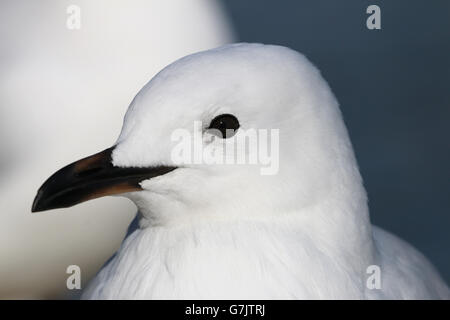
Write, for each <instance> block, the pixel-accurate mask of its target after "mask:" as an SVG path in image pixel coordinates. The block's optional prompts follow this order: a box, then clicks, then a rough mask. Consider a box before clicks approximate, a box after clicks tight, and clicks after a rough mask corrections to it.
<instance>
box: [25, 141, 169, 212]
mask: <svg viewBox="0 0 450 320" xmlns="http://www.w3.org/2000/svg"><path fill="white" fill-rule="evenodd" d="M113 149H114V147H112V148H109V149H106V150H104V151H102V152H99V153H96V154H94V155H92V156H90V157H87V158H84V159H81V160H79V161H76V162H74V163H72V164H69V165H68V166H66V167H64V168H62V169H61V170H59V171H57V172H55V173H54V174H53V175H52V176H51V177H50V178H48V179H47V181H45V183H44V184H43V185H42V186H41V187H40V188H39V190H38V192H37V195H36V197H35V198H34V201H33V206H32V208H31V211H32V212H38V211H44V210H50V209H57V208H67V207H71V206H73V205H76V204H78V203H80V202H84V201H87V200H91V199H95V198H99V197H103V196H107V195H113V194H119V193H125V192H131V191H139V190H142V188H141V187H140V185H139V183H140V182H141V181H143V180H146V179H150V178H153V177H156V176H160V175H163V174H165V173H168V172H170V171H172V170H174V169H176V168H175V167H166V166H159V167H151V168H135V167H133V168H121V167H115V166H113V164H112V163H111V161H112V160H111V152H112V150H113Z"/></svg>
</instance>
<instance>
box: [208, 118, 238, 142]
mask: <svg viewBox="0 0 450 320" xmlns="http://www.w3.org/2000/svg"><path fill="white" fill-rule="evenodd" d="M208 129H215V130H218V131H220V133H221V138H224V139H227V138H230V137H232V136H234V135H235V133H236V130H237V129H239V120H238V119H237V118H236V117H235V116H233V115H232V114H221V115H219V116H217V117H215V118H214V119H212V121H211V124H210V125H209V128H208Z"/></svg>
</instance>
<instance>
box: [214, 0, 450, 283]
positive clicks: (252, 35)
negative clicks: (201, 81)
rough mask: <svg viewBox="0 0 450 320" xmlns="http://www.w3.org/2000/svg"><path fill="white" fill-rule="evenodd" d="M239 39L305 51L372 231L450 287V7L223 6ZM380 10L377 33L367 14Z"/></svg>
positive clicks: (261, 1) (354, 1)
mask: <svg viewBox="0 0 450 320" xmlns="http://www.w3.org/2000/svg"><path fill="white" fill-rule="evenodd" d="M223 4H224V6H225V7H226V8H227V10H228V12H229V14H230V17H231V19H232V21H233V23H234V25H235V32H236V35H237V37H238V40H239V41H243V42H262V43H267V44H269V43H270V44H280V45H284V46H288V47H291V48H293V49H295V50H297V51H300V52H302V53H304V54H305V55H306V56H307V57H308V58H309V59H310V60H311V61H312V62H313V63H314V64H316V65H317V66H318V67H319V69H320V70H321V72H322V74H323V76H324V77H325V79H326V80H327V81H328V82H329V84H330V86H331V88H332V89H333V91H334V93H335V95H336V96H337V99H338V100H339V102H340V105H341V109H342V112H343V114H344V119H345V122H346V124H347V128H348V130H349V132H350V136H351V139H352V142H353V145H354V148H355V153H356V156H357V158H358V162H359V166H360V170H361V173H362V176H363V178H364V181H365V186H366V189H367V191H368V194H369V206H370V211H371V217H372V221H373V223H374V224H376V225H379V226H381V227H383V228H384V229H386V230H389V231H391V232H393V233H395V234H396V235H398V236H400V237H402V238H403V239H405V240H407V241H408V242H410V243H412V244H413V245H414V246H415V247H416V248H418V249H419V250H420V251H422V252H423V253H424V254H425V255H426V256H427V257H428V258H429V259H430V260H431V261H432V262H433V263H434V264H435V265H436V266H437V268H438V269H439V271H440V272H441V274H442V275H443V276H444V278H445V279H446V280H447V283H450V255H449V248H448V246H449V244H450V233H449V231H448V229H449V226H450V210H449V209H450V169H449V165H450V143H449V138H450V129H449V125H450V1H446V0H444V1H437V0H434V1H425V0H422V1H412V0H409V1H407V0H395V1H392V0H391V1H362V0H346V1H335V0H326V1H325V0H315V1H312V0H309V1H301V0H296V1H294V0H290V1H287V0H285V1H275V0H224V1H223ZM371 4H376V5H378V6H379V7H380V8H381V28H382V29H381V30H368V29H367V28H366V19H367V17H368V16H369V15H368V14H366V8H367V7H368V6H369V5H371Z"/></svg>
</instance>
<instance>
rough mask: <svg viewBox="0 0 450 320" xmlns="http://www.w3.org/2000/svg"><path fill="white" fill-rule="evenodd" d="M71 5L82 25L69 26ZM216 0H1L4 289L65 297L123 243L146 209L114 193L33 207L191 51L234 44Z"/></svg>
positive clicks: (101, 145)
mask: <svg viewBox="0 0 450 320" xmlns="http://www.w3.org/2000/svg"><path fill="white" fill-rule="evenodd" d="M69 5H77V6H79V8H80V9H81V29H79V30H76V29H75V30H70V29H68V28H67V27H66V20H67V18H68V17H69V14H68V13H67V12H66V10H67V7H68V6H69ZM232 39H233V32H232V29H231V27H230V24H229V22H228V19H227V16H226V13H225V12H224V10H223V8H222V7H221V5H220V3H218V2H217V1H212V0H189V1H186V0H177V1H175V0H170V1H164V0H131V1H130V0H127V1H124V0H122V1H119V0H84V1H83V0H72V1H61V0H46V1H45V0H40V1H33V0H28V1H24V0H19V1H18V0H6V1H5V0H2V1H1V3H0V219H1V222H0V298H2V299H5V298H13V299H15V298H26V299H27V298H37V299H46V298H64V297H67V296H68V294H69V292H68V290H67V288H66V279H67V277H68V276H69V275H68V274H66V268H67V266H69V265H73V264H75V265H78V266H80V268H81V275H82V285H83V287H84V286H85V285H86V284H87V282H88V281H89V279H90V278H91V277H92V276H93V275H94V274H95V273H96V272H97V271H98V269H99V268H100V267H101V266H102V265H103V263H104V262H105V261H106V260H107V259H108V258H109V257H110V256H111V255H112V254H113V253H114V252H115V251H116V250H117V248H118V246H119V245H120V243H121V241H122V239H123V237H124V235H125V232H126V229H127V227H128V224H129V223H130V221H131V220H132V219H133V217H134V215H135V212H136V208H135V206H134V205H133V204H132V203H131V202H129V201H128V200H126V199H124V198H119V197H114V198H113V197H107V198H102V199H96V200H93V201H88V202H86V203H84V204H81V205H78V206H76V207H73V208H68V209H64V210H52V211H48V212H43V213H35V214H31V211H30V208H31V204H32V201H33V198H34V196H35V194H36V191H37V189H38V188H39V186H40V185H41V184H42V183H43V182H44V180H45V179H46V178H48V177H49V176H50V175H51V174H52V173H53V172H54V171H56V170H57V169H59V168H61V167H62V166H64V165H66V164H68V163H70V162H73V161H74V160H77V159H79V158H81V157H84V156H87V155H90V154H93V153H95V152H97V151H101V150H103V149H105V148H107V147H109V146H111V145H112V144H113V143H114V142H115V139H116V138H117V136H118V135H119V132H120V128H121V125H122V119H123V116H124V114H125V111H126V109H127V107H128V105H129V103H130V102H131V100H132V98H133V97H134V95H135V94H136V93H137V91H138V90H139V89H140V88H141V87H142V86H143V85H144V84H145V83H146V82H147V81H148V80H149V79H150V78H151V77H152V76H153V75H154V74H155V73H156V72H158V71H159V70H160V69H161V68H162V67H164V66H165V65H167V64H169V63H170V62H172V61H173V60H175V59H177V58H180V57H182V56H184V55H186V54H189V53H192V52H195V51H199V50H204V49H208V48H212V47H216V46H219V45H221V44H224V43H228V42H231V41H232Z"/></svg>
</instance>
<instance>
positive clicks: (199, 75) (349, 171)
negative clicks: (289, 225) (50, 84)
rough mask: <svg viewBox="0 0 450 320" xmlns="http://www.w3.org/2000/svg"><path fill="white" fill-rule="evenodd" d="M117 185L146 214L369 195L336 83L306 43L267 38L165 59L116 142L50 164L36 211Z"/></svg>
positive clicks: (186, 216)
mask: <svg viewBox="0 0 450 320" xmlns="http://www.w3.org/2000/svg"><path fill="white" fill-rule="evenodd" d="M93 134H94V133H93ZM114 194H117V195H122V196H126V197H128V198H130V199H131V200H132V201H133V202H134V203H135V204H136V205H137V206H138V208H139V210H140V212H141V214H142V215H143V217H144V218H145V219H144V220H145V221H147V222H148V223H149V224H164V223H170V222H180V221H181V220H183V221H198V220H199V219H200V220H207V219H230V218H232V219H251V218H255V217H261V218H262V217H275V216H278V215H281V214H287V213H296V214H301V212H302V211H305V210H307V209H308V208H314V207H317V205H319V204H321V205H325V206H332V205H335V204H336V202H345V201H350V200H349V199H350V198H351V199H353V200H352V201H355V200H354V199H360V200H361V201H365V193H364V189H363V188H362V183H361V178H360V176H359V172H358V169H357V166H356V161H355V159H354V155H353V150H352V146H351V144H350V140H349V138H348V134H347V131H346V128H345V125H344V123H343V120H342V117H341V114H340V110H339V107H338V103H337V101H336V99H335V97H334V95H333V94H332V92H331V90H330V88H329V86H328V84H327V83H326V81H325V80H324V79H323V78H322V76H321V74H320V72H319V71H318V70H317V68H315V67H314V66H313V64H312V63H311V62H309V61H308V60H307V58H305V56H303V55H302V54H300V53H298V52H296V51H294V50H291V49H288V48H285V47H281V46H273V45H262V44H232V45H227V46H223V47H219V48H216V49H212V50H208V51H204V52H199V53H196V54H192V55H189V56H186V57H184V58H181V59H180V60H178V61H175V62H174V63H172V64H171V65H169V66H167V67H166V68H164V69H163V70H162V71H161V72H159V73H158V74H157V75H156V76H155V77H154V78H153V79H151V81H150V82H148V83H147V84H146V85H145V86H144V87H143V88H142V89H141V90H140V92H139V93H138V94H137V95H136V97H135V98H134V99H133V101H132V103H131V105H130V107H129V109H128V111H127V113H126V115H125V119H124V123H123V127H122V131H121V133H120V136H119V138H118V140H117V142H116V143H115V145H114V146H113V147H111V148H109V149H106V150H104V151H102V152H100V153H97V154H95V155H93V156H90V157H87V158H84V159H82V160H79V161H77V162H74V163H72V164H70V165H68V166H66V167H64V168H63V169H61V170H59V171H57V172H56V173H55V174H53V175H52V176H51V177H50V178H49V179H48V180H47V181H46V182H45V183H44V184H43V186H42V187H41V188H40V189H39V191H38V194H37V196H36V198H35V200H34V203H33V207H32V211H43V210H48V209H55V208H62V207H69V206H72V205H75V204H77V203H80V202H83V201H86V200H90V199H94V198H97V197H100V196H106V195H114Z"/></svg>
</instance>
